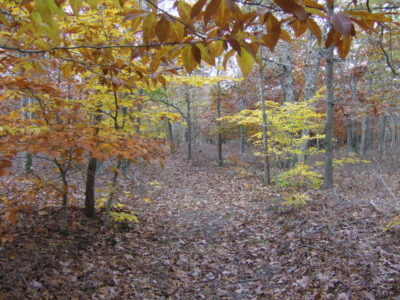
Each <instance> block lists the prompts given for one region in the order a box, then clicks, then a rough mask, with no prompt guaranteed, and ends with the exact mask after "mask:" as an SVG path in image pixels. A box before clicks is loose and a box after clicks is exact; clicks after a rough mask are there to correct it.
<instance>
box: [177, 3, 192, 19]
mask: <svg viewBox="0 0 400 300" xmlns="http://www.w3.org/2000/svg"><path fill="white" fill-rule="evenodd" d="M191 11H192V7H191V6H190V5H189V4H188V3H186V2H185V1H179V4H178V13H179V16H180V17H181V18H182V20H183V21H184V22H187V23H190V20H191V18H190V14H191Z"/></svg>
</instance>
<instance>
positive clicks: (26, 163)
mask: <svg viewBox="0 0 400 300" xmlns="http://www.w3.org/2000/svg"><path fill="white" fill-rule="evenodd" d="M31 102H32V100H31V99H30V98H25V97H24V98H22V100H21V107H22V108H23V109H24V108H26V107H27V106H29V105H30V104H31ZM30 119H32V112H27V111H23V112H22V120H30ZM23 156H24V160H23V168H24V172H25V174H32V173H33V169H32V164H33V159H32V154H31V153H28V152H26V153H24V154H23Z"/></svg>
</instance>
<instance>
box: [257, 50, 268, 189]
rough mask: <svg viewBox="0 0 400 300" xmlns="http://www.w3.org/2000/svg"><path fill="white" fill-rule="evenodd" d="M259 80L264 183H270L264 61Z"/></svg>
mask: <svg viewBox="0 0 400 300" xmlns="http://www.w3.org/2000/svg"><path fill="white" fill-rule="evenodd" d="M262 56H263V53H262V48H260V58H261V60H262ZM258 80H259V83H258V84H259V98H260V102H261V114H262V136H263V155H264V157H263V184H264V185H270V184H271V178H270V168H269V155H268V132H267V109H266V105H265V96H264V89H265V87H264V85H265V83H264V63H262V64H261V65H260V67H259V71H258Z"/></svg>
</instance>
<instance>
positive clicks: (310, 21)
mask: <svg viewBox="0 0 400 300" xmlns="http://www.w3.org/2000/svg"><path fill="white" fill-rule="evenodd" d="M307 26H308V29H309V30H310V31H311V32H312V34H313V35H314V36H315V37H316V38H317V40H318V43H321V40H322V33H321V29H320V28H319V26H318V24H317V23H316V22H315V21H314V20H313V19H311V18H308V19H307Z"/></svg>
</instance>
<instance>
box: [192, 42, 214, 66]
mask: <svg viewBox="0 0 400 300" xmlns="http://www.w3.org/2000/svg"><path fill="white" fill-rule="evenodd" d="M196 46H197V48H199V49H200V52H201V59H202V60H204V61H205V62H206V63H208V64H209V65H211V66H215V58H214V57H212V56H211V53H210V49H209V48H208V47H206V46H205V45H204V44H202V43H199V44H196Z"/></svg>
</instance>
